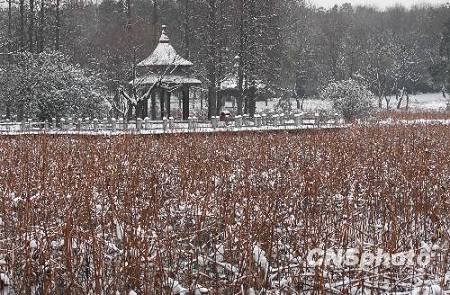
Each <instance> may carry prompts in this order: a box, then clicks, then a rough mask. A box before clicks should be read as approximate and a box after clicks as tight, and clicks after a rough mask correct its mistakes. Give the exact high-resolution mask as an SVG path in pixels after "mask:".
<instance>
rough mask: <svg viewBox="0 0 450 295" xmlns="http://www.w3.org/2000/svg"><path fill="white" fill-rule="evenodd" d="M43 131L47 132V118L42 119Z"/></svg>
mask: <svg viewBox="0 0 450 295" xmlns="http://www.w3.org/2000/svg"><path fill="white" fill-rule="evenodd" d="M44 131H45V132H48V120H47V119H45V121H44Z"/></svg>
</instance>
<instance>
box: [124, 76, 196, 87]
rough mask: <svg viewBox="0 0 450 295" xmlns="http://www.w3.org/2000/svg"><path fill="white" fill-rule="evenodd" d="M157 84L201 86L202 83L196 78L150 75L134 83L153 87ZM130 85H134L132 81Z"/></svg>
mask: <svg viewBox="0 0 450 295" xmlns="http://www.w3.org/2000/svg"><path fill="white" fill-rule="evenodd" d="M157 82H162V83H167V84H190V85H199V84H202V82H201V81H200V80H198V79H196V78H193V77H188V76H181V75H171V74H167V75H160V74H148V75H146V76H143V77H139V78H136V80H135V81H134V84H135V85H137V86H138V85H152V84H155V83H157ZM130 83H133V81H131V82H130Z"/></svg>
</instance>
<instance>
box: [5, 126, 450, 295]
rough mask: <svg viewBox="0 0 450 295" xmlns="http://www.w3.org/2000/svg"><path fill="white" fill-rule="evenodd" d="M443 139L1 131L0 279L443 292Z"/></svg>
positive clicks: (21, 289)
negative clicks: (22, 133)
mask: <svg viewBox="0 0 450 295" xmlns="http://www.w3.org/2000/svg"><path fill="white" fill-rule="evenodd" d="M449 146H450V132H449V129H448V126H421V127H417V126H391V127H361V128H349V129H345V130H338V131H331V130H329V131H326V130H315V131H304V132H299V133H284V132H280V133H248V134H245V133H242V134H210V135H207V134H193V135H168V136H160V137H158V136H132V135H121V136H116V137H114V136H112V137H102V136H99V137H92V136H82V135H81V136H75V135H72V136H46V135H40V136H33V135H30V136H18V137H0V154H1V158H0V275H1V277H0V278H2V280H3V283H2V284H3V285H2V286H3V287H2V288H3V289H0V290H2V292H4V293H3V294H31V291H32V290H34V291H35V292H36V293H39V294H45V293H46V294H53V293H58V292H59V293H60V292H62V291H65V290H69V289H70V290H71V291H72V292H73V293H75V294H152V293H153V294H154V293H156V294H237V293H239V292H241V294H244V293H245V294H261V293H268V294H314V293H318V292H320V293H322V294H341V293H344V294H380V293H386V294H445V292H448V291H449V289H450V272H449V271H448V248H449V237H450V235H449V230H450V228H449V227H448V224H450V220H449V216H450V214H449V209H450V202H449V200H450V192H449V183H450V168H449V167H450V163H449V159H450V150H449V148H448V147H449ZM350 250H352V251H356V252H352V251H350ZM312 251H316V253H317V254H321V253H324V254H327V255H328V254H330V253H331V254H333V253H335V254H342V257H339V255H337V256H336V257H333V259H329V258H330V257H328V256H324V257H320V255H318V256H319V257H314V256H311V257H310V258H311V259H312V261H309V260H308V256H309V255H310V254H311V253H313V252H312ZM378 251H381V252H380V253H379V254H380V257H381V258H383V259H380V260H379V261H376V260H375V261H374V262H373V263H371V264H367V265H366V264H364V263H361V262H359V259H360V258H361V257H362V256H363V254H364V255H366V254H377V253H378ZM352 253H359V254H358V255H357V256H356V258H355V256H354V257H353V260H355V259H356V260H357V261H358V262H359V263H357V264H355V265H352V266H349V265H345V264H342V263H343V262H342V261H346V259H347V260H349V261H350V260H351V259H350V258H352V257H351V256H352ZM419 255H423V257H424V258H426V259H428V258H429V262H428V263H427V264H426V265H419V264H420V263H418V260H417V258H418V257H419ZM364 257H365V259H368V258H370V256H367V255H366V256H364ZM386 257H389V258H395V259H393V260H394V261H397V260H398V261H402V259H406V260H405V261H407V259H409V258H411V259H412V260H413V262H414V263H413V264H408V263H402V264H401V265H393V264H392V263H389V261H386V259H385V258H386ZM316 258H326V259H323V260H320V259H316ZM369 260H370V259H369ZM369 260H364V261H365V262H367V261H369ZM339 261H341V262H342V263H338V262H339ZM361 261H363V259H362V258H361ZM311 262H314V263H311ZM331 262H333V263H331ZM6 283H7V284H8V285H6ZM6 289H8V291H7V292H12V290H13V291H14V293H5V292H6V291H4V290H6ZM0 294H1V292H0Z"/></svg>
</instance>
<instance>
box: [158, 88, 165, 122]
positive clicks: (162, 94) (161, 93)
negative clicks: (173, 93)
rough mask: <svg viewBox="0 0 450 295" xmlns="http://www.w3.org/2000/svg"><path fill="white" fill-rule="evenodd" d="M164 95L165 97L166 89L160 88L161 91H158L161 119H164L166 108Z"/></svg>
mask: <svg viewBox="0 0 450 295" xmlns="http://www.w3.org/2000/svg"><path fill="white" fill-rule="evenodd" d="M165 97H166V90H164V88H161V91H160V92H159V103H160V110H161V120H162V119H164V116H165V110H166V108H165V107H164V100H165Z"/></svg>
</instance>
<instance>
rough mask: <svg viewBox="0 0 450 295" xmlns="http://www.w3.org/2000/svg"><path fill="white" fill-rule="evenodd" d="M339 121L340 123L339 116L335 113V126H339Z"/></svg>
mask: <svg viewBox="0 0 450 295" xmlns="http://www.w3.org/2000/svg"><path fill="white" fill-rule="evenodd" d="M339 121H340V118H339V114H338V113H335V114H334V125H336V126H338V125H339V123H340V122H339Z"/></svg>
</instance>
